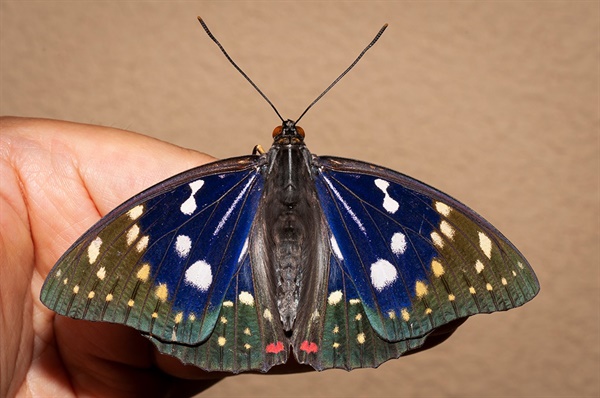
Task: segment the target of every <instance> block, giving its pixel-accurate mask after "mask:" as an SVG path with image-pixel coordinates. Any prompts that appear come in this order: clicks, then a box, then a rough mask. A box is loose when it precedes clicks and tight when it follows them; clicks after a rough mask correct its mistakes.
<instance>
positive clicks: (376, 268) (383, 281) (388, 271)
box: [371, 259, 398, 291]
mask: <svg viewBox="0 0 600 398" xmlns="http://www.w3.org/2000/svg"><path fill="white" fill-rule="evenodd" d="M397 278H398V271H397V270H396V267H394V266H393V265H392V263H390V262H389V261H387V260H383V259H379V260H377V261H375V262H374V263H373V264H371V283H372V284H373V286H374V287H375V289H377V290H379V291H382V290H383V289H384V288H386V287H388V286H389V285H391V284H392V283H394V281H395V280H396V279H397Z"/></svg>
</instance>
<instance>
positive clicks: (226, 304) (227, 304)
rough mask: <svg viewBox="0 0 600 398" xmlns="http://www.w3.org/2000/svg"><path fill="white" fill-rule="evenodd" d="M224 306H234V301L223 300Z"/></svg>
mask: <svg viewBox="0 0 600 398" xmlns="http://www.w3.org/2000/svg"><path fill="white" fill-rule="evenodd" d="M223 307H233V301H229V300H228V301H223Z"/></svg>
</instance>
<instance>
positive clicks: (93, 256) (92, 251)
mask: <svg viewBox="0 0 600 398" xmlns="http://www.w3.org/2000/svg"><path fill="white" fill-rule="evenodd" d="M101 246H102V239H100V237H99V236H98V237H96V239H94V240H93V241H92V242H91V243H90V245H89V246H88V258H89V259H90V264H94V263H95V262H96V260H97V259H98V256H99V255H100V247H101Z"/></svg>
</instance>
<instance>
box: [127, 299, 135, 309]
mask: <svg viewBox="0 0 600 398" xmlns="http://www.w3.org/2000/svg"><path fill="white" fill-rule="evenodd" d="M134 304H135V301H133V299H129V301H128V302H127V305H128V306H130V307H133V305H134Z"/></svg>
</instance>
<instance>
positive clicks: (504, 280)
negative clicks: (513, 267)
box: [501, 278, 508, 286]
mask: <svg viewBox="0 0 600 398" xmlns="http://www.w3.org/2000/svg"><path fill="white" fill-rule="evenodd" d="M501 282H502V284H503V285H504V286H506V285H508V281H507V280H506V278H502V280H501Z"/></svg>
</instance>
